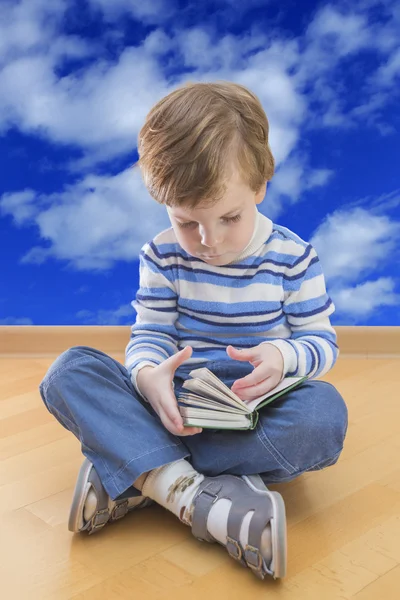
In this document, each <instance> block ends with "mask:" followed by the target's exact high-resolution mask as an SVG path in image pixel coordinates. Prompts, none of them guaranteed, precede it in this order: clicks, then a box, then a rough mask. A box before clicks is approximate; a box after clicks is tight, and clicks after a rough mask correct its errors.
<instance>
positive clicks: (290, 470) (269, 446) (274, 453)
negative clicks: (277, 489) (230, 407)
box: [256, 424, 296, 475]
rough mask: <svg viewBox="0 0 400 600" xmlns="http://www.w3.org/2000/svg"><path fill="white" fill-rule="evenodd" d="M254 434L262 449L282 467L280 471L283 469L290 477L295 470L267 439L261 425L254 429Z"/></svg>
mask: <svg viewBox="0 0 400 600" xmlns="http://www.w3.org/2000/svg"><path fill="white" fill-rule="evenodd" d="M256 433H257V437H258V439H259V440H260V442H261V443H262V445H263V446H264V448H266V449H267V450H268V451H269V453H270V454H271V456H273V457H274V458H275V460H276V461H277V462H278V463H279V466H280V467H282V469H285V471H287V472H288V473H289V474H290V475H292V474H293V473H294V472H295V471H296V468H295V467H294V466H293V465H292V464H291V463H290V462H289V461H288V460H286V458H285V457H284V456H283V455H282V454H281V453H280V452H279V450H278V449H277V448H276V447H275V446H274V444H273V443H272V442H271V440H270V439H269V437H268V436H267V435H266V433H265V431H264V429H263V428H262V425H261V424H260V426H259V427H257V428H256ZM260 434H261V435H260ZM263 438H264V439H263ZM280 459H281V460H280ZM282 461H283V462H282ZM284 463H286V465H288V466H289V468H288V467H287V466H286V465H285V464H284Z"/></svg>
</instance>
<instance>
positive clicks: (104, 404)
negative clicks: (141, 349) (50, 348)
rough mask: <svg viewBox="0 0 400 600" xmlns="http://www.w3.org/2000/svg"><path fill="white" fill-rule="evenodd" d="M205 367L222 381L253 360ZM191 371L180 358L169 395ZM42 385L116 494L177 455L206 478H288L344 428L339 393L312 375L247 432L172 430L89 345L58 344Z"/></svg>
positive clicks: (319, 458) (339, 438)
mask: <svg viewBox="0 0 400 600" xmlns="http://www.w3.org/2000/svg"><path fill="white" fill-rule="evenodd" d="M207 367H208V368H209V369H210V370H211V371H213V372H214V373H215V374H216V375H217V376H218V377H220V379H222V381H224V383H225V384H226V385H228V386H229V387H230V386H231V385H232V384H233V382H234V381H235V380H236V379H238V378H241V377H244V376H245V375H247V374H248V373H251V372H252V371H253V367H252V365H251V364H250V363H243V362H240V361H235V360H232V359H228V360H226V361H218V362H209V363H208V364H207ZM185 368H186V373H185ZM191 368H193V367H191ZM189 370H190V368H189ZM189 370H188V369H187V366H186V365H182V367H180V368H179V369H178V370H177V371H176V372H175V378H174V383H175V394H176V395H178V394H179V391H180V388H181V386H182V383H183V381H184V380H185V378H187V376H188V372H189ZM39 389H40V394H41V396H42V399H43V401H44V403H45V405H46V407H47V409H48V410H49V411H50V413H51V414H52V415H54V417H55V418H56V419H57V420H58V421H59V422H60V423H61V424H62V425H63V426H64V427H65V428H66V429H68V430H69V431H71V432H72V433H73V434H74V435H75V436H76V437H77V438H78V439H79V441H80V443H81V448H82V453H83V454H84V455H85V456H86V457H87V458H88V459H89V460H90V461H91V462H92V463H93V464H94V467H95V469H96V471H97V473H98V474H99V477H100V479H101V481H102V483H103V485H104V487H105V489H106V491H107V493H108V494H109V496H110V497H111V498H112V499H113V500H115V499H116V498H124V497H128V496H135V495H139V494H140V492H139V491H138V490H136V489H135V488H133V487H132V483H133V482H134V481H135V480H136V479H137V478H138V477H139V475H141V474H142V473H145V472H146V471H150V470H151V469H155V468H156V467H160V466H162V465H165V464H167V463H170V462H172V461H175V460H178V459H181V458H187V459H188V461H189V462H190V463H191V464H192V465H193V467H194V468H195V469H196V470H197V471H199V472H200V473H203V474H204V475H208V476H216V475H220V474H222V473H232V474H235V475H251V474H255V473H258V474H259V475H261V477H262V478H263V480H264V481H265V483H276V482H283V481H289V480H290V479H293V478H295V477H297V476H298V475H300V474H301V473H304V472H305V471H314V470H317V469H323V468H324V467H327V466H329V465H333V464H334V463H335V462H336V461H337V460H338V458H339V455H340V453H341V451H342V448H343V441H344V438H345V435H346V430H347V408H346V405H345V403H344V400H343V398H342V396H341V395H340V394H339V392H338V391H337V390H336V389H335V387H334V386H333V385H331V384H330V383H327V382H324V381H315V380H312V381H308V382H306V383H305V384H303V385H302V386H301V387H299V388H298V389H296V390H292V391H291V392H289V393H288V394H287V395H286V396H285V397H284V398H283V399H280V400H277V401H275V402H273V403H272V404H271V405H269V406H266V407H263V408H262V409H260V413H259V414H260V418H259V422H258V424H257V427H256V429H254V430H253V431H227V430H214V429H205V430H203V432H202V433H199V434H197V435H193V436H181V437H179V436H175V435H173V434H171V433H169V431H167V429H165V427H164V426H163V424H162V422H161V421H160V419H159V417H158V415H157V414H156V412H155V411H154V410H153V409H152V407H151V406H150V404H148V403H147V402H145V401H143V400H142V399H141V398H140V397H139V396H138V394H137V393H136V391H135V389H134V387H133V385H132V382H131V380H130V378H129V376H128V372H127V370H126V369H125V367H124V366H123V365H122V364H121V363H119V362H118V361H116V360H114V359H113V358H111V357H110V356H108V355H107V354H104V352H101V351H100V350H96V349H94V348H89V347H86V346H75V347H73V348H70V349H69V350H67V351H65V352H63V353H62V354H61V355H60V356H59V357H58V358H57V359H56V360H55V361H54V363H53V364H52V365H51V366H50V368H49V370H48V371H47V373H46V375H45V377H44V379H43V381H42V382H41V384H40V387H39Z"/></svg>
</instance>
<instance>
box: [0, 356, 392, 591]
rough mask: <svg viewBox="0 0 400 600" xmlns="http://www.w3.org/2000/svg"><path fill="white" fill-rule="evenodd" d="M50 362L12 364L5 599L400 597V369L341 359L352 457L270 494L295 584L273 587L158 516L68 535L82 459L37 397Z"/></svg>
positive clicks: (6, 410)
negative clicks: (281, 505) (281, 508)
mask: <svg viewBox="0 0 400 600" xmlns="http://www.w3.org/2000/svg"><path fill="white" fill-rule="evenodd" d="M113 356H114V357H115V358H117V359H119V360H121V361H122V360H123V358H122V356H121V355H113ZM52 360H53V359H51V358H35V356H31V357H25V358H22V357H21V358H19V357H18V358H0V376H1V382H2V385H1V386H0V492H1V493H0V535H1V537H0V539H1V544H0V590H1V598H4V599H7V600H14V599H16V600H36V599H38V600H47V599H54V600H61V599H69V598H74V600H95V599H105V600H120V599H128V598H129V599H132V598H135V599H142V598H146V599H147V598H148V599H153V598H154V599H166V598H171V599H172V598H173V599H174V600H197V599H198V600H205V599H207V600H212V599H214V598H218V599H219V600H225V598H227V599H228V598H229V600H236V599H240V600H243V599H244V598H251V600H255V599H257V598H268V599H269V600H270V599H271V600H273V599H274V598H279V599H283V600H289V599H290V600H299V599H300V600H303V599H307V600H314V599H316V600H331V599H332V600H338V599H347V598H354V599H356V600H380V599H384V600H392V599H393V600H395V599H396V600H397V599H398V598H400V564H399V563H400V461H399V456H400V398H399V389H400V358H399V359H385V358H382V359H379V360H377V359H352V358H349V359H346V358H344V359H342V358H339V360H338V362H337V364H336V365H335V367H334V369H333V370H332V371H331V372H330V373H328V375H326V376H325V377H323V379H324V380H325V381H330V382H331V383H333V384H334V385H335V386H336V387H337V389H338V390H339V392H340V393H341V394H342V396H343V397H344V398H345V400H346V401H347V404H348V408H349V429H348V436H347V439H346V443H345V449H344V451H343V454H342V456H341V458H340V459H339V462H338V463H337V464H336V465H335V466H333V467H330V468H327V469H325V470H323V471H319V472H313V473H307V474H306V475H303V476H302V477H300V478H298V479H297V480H295V481H292V482H290V483H288V484H282V485H279V486H271V487H273V489H277V490H279V491H280V492H281V494H282V495H283V497H284V499H285V502H286V510H287V517H288V544H289V560H288V575H287V577H286V578H285V579H284V580H281V581H274V580H272V579H267V580H265V581H263V582H262V581H259V580H257V579H256V578H255V577H254V576H253V575H252V573H251V572H249V571H248V570H247V569H243V568H242V567H241V566H240V565H238V564H237V563H235V561H233V559H231V558H230V557H229V556H228V554H227V552H226V550H225V549H224V548H223V547H222V546H220V545H218V544H207V543H200V542H198V541H197V540H196V539H195V538H193V537H192V535H191V532H190V529H189V528H188V527H186V526H185V525H183V524H182V523H180V522H179V521H178V520H177V519H176V518H175V517H174V516H173V515H172V514H171V513H169V512H167V511H165V510H164V509H162V508H161V507H158V506H152V507H149V508H147V509H145V510H142V511H137V512H133V513H130V514H129V515H128V516H127V517H125V518H124V519H122V520H121V521H119V522H118V523H116V524H113V525H108V526H106V527H105V529H104V530H103V531H102V532H100V533H97V534H95V535H92V536H87V535H85V534H76V535H73V534H72V533H70V532H69V531H68V529H67V518H68V512H69V507H70V502H71V497H72V492H73V489H74V486H75V480H76V476H77V473H78V470H79V467H80V465H81V462H82V460H83V457H82V454H81V451H80V445H79V442H78V441H77V439H76V438H75V437H74V436H73V435H72V434H70V433H69V432H68V431H66V430H65V429H64V428H63V427H62V426H61V425H60V424H59V423H58V422H57V421H55V419H54V417H52V415H50V414H49V413H48V412H47V410H46V408H45V406H44V405H43V404H42V401H41V398H40V395H39V392H38V384H39V382H40V380H41V379H42V377H43V375H44V373H45V371H46V369H47V367H48V366H49V365H50V363H51V362H52Z"/></svg>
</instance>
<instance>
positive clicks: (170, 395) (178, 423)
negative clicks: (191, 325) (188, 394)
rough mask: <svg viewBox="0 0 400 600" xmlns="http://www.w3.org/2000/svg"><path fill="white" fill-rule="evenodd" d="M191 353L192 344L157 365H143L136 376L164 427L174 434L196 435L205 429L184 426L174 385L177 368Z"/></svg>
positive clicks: (140, 387) (143, 392)
mask: <svg viewBox="0 0 400 600" xmlns="http://www.w3.org/2000/svg"><path fill="white" fill-rule="evenodd" d="M191 355H192V348H191V346H186V348H184V349H183V350H181V351H180V352H177V353H176V354H173V355H172V356H170V357H169V358H167V360H164V362H162V363H161V364H160V365H157V366H156V367H150V366H149V365H147V366H146V367H143V369H140V371H139V373H138V375H137V378H136V382H137V385H138V387H139V390H140V392H141V393H142V394H143V396H144V397H145V398H146V399H147V401H148V402H149V404H151V406H152V408H153V409H154V410H155V411H156V413H157V414H158V416H159V417H160V419H161V421H162V424H163V425H164V427H165V428H166V429H168V431H169V432H170V433H172V434H173V435H179V436H184V435H194V434H196V433H201V432H202V431H203V430H202V429H201V428H200V427H184V426H183V421H182V417H181V414H180V412H179V410H178V402H177V400H176V397H175V394H174V391H173V385H172V382H173V380H174V376H175V371H176V369H177V368H178V367H179V366H180V365H181V364H182V363H183V362H185V360H187V359H188V358H190V357H191Z"/></svg>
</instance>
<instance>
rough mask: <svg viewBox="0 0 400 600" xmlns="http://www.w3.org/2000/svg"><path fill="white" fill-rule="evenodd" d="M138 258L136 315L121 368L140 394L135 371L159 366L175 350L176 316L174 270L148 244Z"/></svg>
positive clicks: (176, 337) (134, 302)
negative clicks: (145, 367) (147, 366)
mask: <svg viewBox="0 0 400 600" xmlns="http://www.w3.org/2000/svg"><path fill="white" fill-rule="evenodd" d="M139 258H140V266H139V273H140V276H139V289H138V291H137V293H136V300H134V301H133V302H132V305H133V307H134V308H135V310H136V313H137V316H136V322H135V324H134V325H132V327H131V337H130V340H129V343H128V345H127V347H126V350H125V367H126V369H127V371H128V373H129V375H130V378H131V381H132V384H133V386H134V387H135V389H136V391H137V392H138V393H139V394H140V391H139V389H138V386H137V381H136V378H137V374H138V372H139V370H140V369H141V368H143V367H144V366H146V365H150V366H153V367H154V366H156V365H159V364H160V363H162V362H163V361H164V360H166V359H167V358H168V357H169V356H172V355H173V354H175V353H176V352H177V350H178V348H177V341H178V334H177V330H176V327H175V322H176V320H177V317H178V313H177V294H176V290H175V286H174V271H173V268H172V266H171V264H169V263H170V261H169V260H168V258H163V257H162V255H161V254H160V253H159V250H158V249H157V248H156V246H155V245H154V244H153V243H152V242H150V243H148V244H145V245H144V246H143V248H142V250H141V252H140V257H139ZM140 395H141V396H142V394H140ZM142 397H143V396H142Z"/></svg>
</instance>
